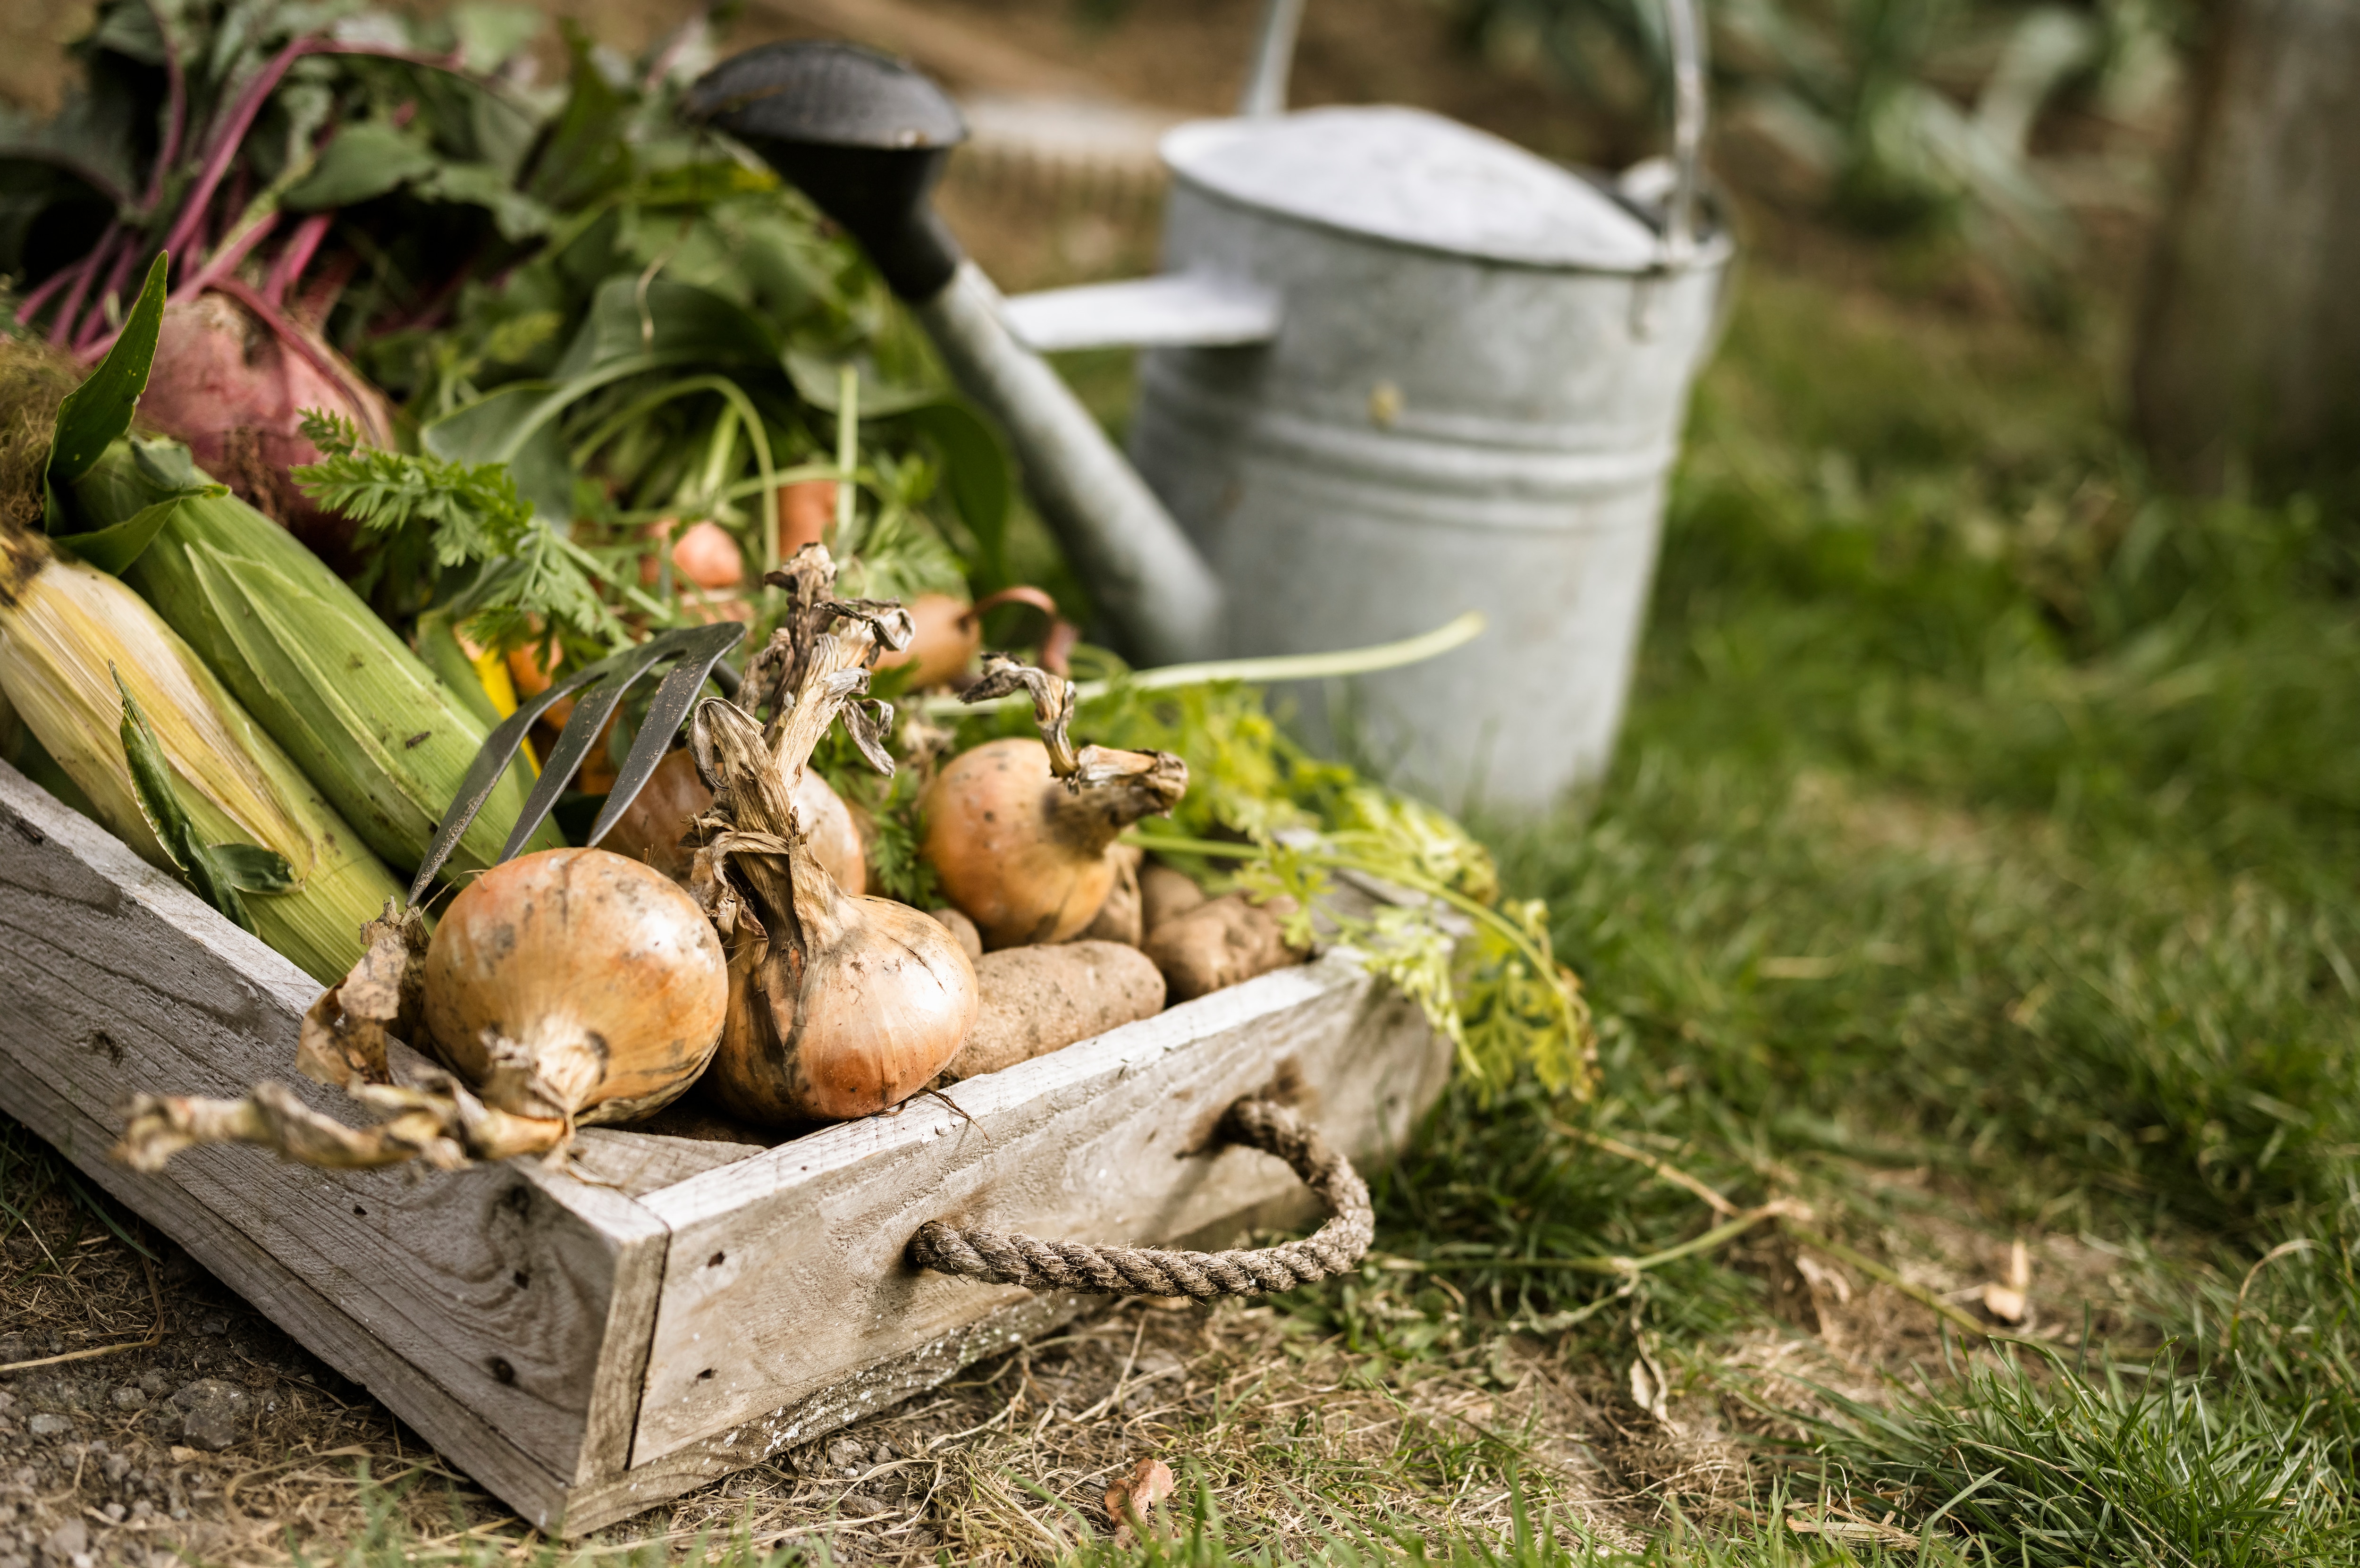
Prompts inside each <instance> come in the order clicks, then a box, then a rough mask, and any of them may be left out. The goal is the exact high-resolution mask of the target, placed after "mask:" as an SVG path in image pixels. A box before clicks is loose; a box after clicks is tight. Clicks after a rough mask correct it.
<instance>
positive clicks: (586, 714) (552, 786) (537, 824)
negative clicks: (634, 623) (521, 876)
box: [500, 642, 664, 861]
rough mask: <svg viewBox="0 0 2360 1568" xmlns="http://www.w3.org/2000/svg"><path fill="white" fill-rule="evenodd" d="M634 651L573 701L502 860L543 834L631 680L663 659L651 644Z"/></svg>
mask: <svg viewBox="0 0 2360 1568" xmlns="http://www.w3.org/2000/svg"><path fill="white" fill-rule="evenodd" d="M650 650H654V651H653V652H650ZM631 652H633V653H634V654H635V655H637V657H635V658H633V659H632V660H630V661H629V662H628V663H625V664H624V665H623V666H622V667H621V668H619V669H617V670H613V671H610V672H609V673H608V674H607V675H606V678H605V679H603V680H601V681H600V682H599V683H598V684H597V685H595V686H592V687H591V688H590V689H589V690H587V691H585V692H584V693H583V694H582V695H581V696H577V697H575V698H574V711H573V712H572V713H571V714H569V715H568V716H567V717H566V720H565V728H564V729H561V730H559V731H558V732H557V744H556V745H555V746H554V747H552V749H551V750H550V753H549V761H547V762H544V763H542V764H541V778H540V781H539V782H538V783H536V784H534V785H533V786H532V793H531V794H530V795H527V796H525V800H524V810H523V811H522V812H520V813H519V814H518V817H517V819H516V826H515V827H514V828H509V829H508V842H507V843H506V844H503V845H502V846H500V859H502V860H504V861H505V860H509V859H512V858H514V856H515V855H516V852H517V851H518V850H521V849H523V848H524V846H525V841H526V840H527V839H530V838H531V837H532V836H533V834H534V833H535V832H537V831H539V830H540V828H541V823H542V821H543V820H545V819H546V818H547V817H548V816H549V814H550V812H551V810H552V809H553V808H554V807H555V806H556V805H557V797H558V796H559V795H563V794H564V793H565V786H566V785H567V784H570V783H572V782H573V779H574V772H575V770H576V769H578V768H580V767H581V766H582V759H583V758H585V757H586V756H588V755H589V754H590V748H591V746H592V745H593V744H595V742H596V740H597V739H598V731H599V730H601V729H604V728H606V718H607V716H608V715H610V714H612V713H613V712H614V711H615V708H616V707H617V704H619V703H621V701H622V700H623V694H624V693H625V692H627V691H628V690H630V689H631V683H632V682H633V681H636V680H638V679H639V677H640V676H641V675H643V674H647V672H648V669H649V667H650V665H652V664H654V663H656V661H657V660H659V659H661V658H662V657H664V654H663V652H662V650H661V649H656V647H655V644H654V643H652V642H642V643H641V644H639V647H637V648H635V649H633V650H631Z"/></svg>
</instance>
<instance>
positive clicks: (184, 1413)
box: [172, 1377, 254, 1450]
mask: <svg viewBox="0 0 2360 1568" xmlns="http://www.w3.org/2000/svg"><path fill="white" fill-rule="evenodd" d="M172 1403H173V1405H174V1406H175V1407H177V1408H178V1409H179V1410H180V1435H181V1437H183V1438H185V1439H186V1440H187V1441H188V1443H189V1446H191V1448H204V1449H214V1450H219V1449H224V1448H227V1447H229V1446H230V1445H231V1444H233V1443H235V1442H238V1441H239V1440H241V1439H242V1438H244V1437H245V1436H246V1426H247V1424H248V1418H249V1414H250V1412H251V1411H252V1409H253V1406H254V1399H253V1397H252V1396H251V1395H249V1394H247V1393H246V1390H245V1389H243V1388H241V1387H238V1386H237V1385H236V1384H235V1383H225V1382H224V1381H223V1380H222V1379H220V1378H218V1377H200V1378H198V1379H197V1380H196V1381H195V1382H193V1383H191V1384H190V1385H189V1386H188V1387H185V1388H183V1389H181V1390H180V1392H179V1393H177V1394H175V1395H173V1396H172Z"/></svg>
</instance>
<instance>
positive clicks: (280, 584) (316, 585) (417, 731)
mask: <svg viewBox="0 0 2360 1568" xmlns="http://www.w3.org/2000/svg"><path fill="white" fill-rule="evenodd" d="M147 493H149V491H148V488H147V485H146V483H145V481H144V480H143V479H142V477H141V476H140V475H139V474H138V472H137V466H136V465H135V464H134V462H133V458H132V454H131V450H130V447H129V445H128V444H127V443H117V444H115V447H113V448H111V449H109V451H108V452H107V453H106V455H104V456H103V457H101V458H100V459H99V461H98V464H97V466H95V467H94V468H93V469H92V471H91V472H90V474H89V475H88V476H87V477H84V478H83V479H82V480H80V481H78V482H77V483H76V484H75V486H74V495H75V499H76V500H77V501H78V502H79V503H80V504H81V505H82V509H83V510H85V511H86V512H88V513H89V514H91V515H92V516H93V518H95V519H96V521H97V522H98V524H99V525H100V526H104V525H105V524H107V523H110V522H114V521H119V520H120V519H122V518H126V517H129V516H130V515H132V513H133V511H135V510H137V505H136V503H137V502H139V501H140V499H141V498H142V497H143V496H144V495H146V494H147ZM123 579H124V581H125V582H126V583H128V584H129V585H130V586H131V587H133V588H135V589H137V591H138V593H139V596H140V597H141V598H145V599H146V600H147V602H148V603H149V604H151V605H153V606H155V607H156V610H157V612H158V614H159V615H161V616H162V617H163V618H164V620H165V621H166V622H167V623H168V624H169V625H170V627H171V628H172V630H175V631H177V632H179V633H180V635H181V636H182V637H184V638H186V639H187V640H188V641H189V644H190V645H191V647H193V648H195V649H196V651H197V652H198V654H199V656H200V657H202V659H203V660H204V661H205V663H207V664H209V665H211V666H212V668H213V671H214V672H215V673H216V674H219V675H220V676H221V677H222V680H223V683H224V685H227V686H228V687H229V688H230V690H231V692H232V693H233V694H235V696H236V697H237V699H238V700H239V702H241V703H242V704H244V705H245V707H246V711H247V712H249V713H251V714H252V715H254V717H255V718H256V719H257V721H258V722H259V723H260V724H261V725H262V727H263V728H264V729H267V730H268V731H269V732H270V735H271V738H272V739H273V740H277V741H278V742H279V744H280V745H281V746H283V747H285V748H286V750H287V752H288V754H289V755H290V756H292V757H293V758H294V759H295V760H296V762H298V763H299V764H300V766H301V767H302V769H303V771H304V772H305V773H308V774H309V775H310V776H311V779H312V780H313V781H314V782H315V783H316V784H319V786H320V788H321V790H322V793H324V794H325V795H327V797H328V799H329V800H330V801H331V802H333V804H334V805H335V806H336V808H337V809H338V810H339V811H341V812H342V813H343V814H344V817H345V819H346V820H347V821H349V822H351V824H352V825H353V827H354V828H355V829H356V830H357V831H358V832H359V834H360V836H361V838H362V839H363V840H364V841H365V842H366V843H367V845H368V846H369V848H371V849H372V850H376V851H377V853H378V854H379V855H381V856H383V857H384V858H385V860H386V861H387V862H388V864H390V865H392V866H394V867H395V868H396V869H397V870H399V871H402V872H409V871H411V870H414V869H415V868H416V867H417V865H418V863H419V862H420V861H422V860H423V859H425V856H426V846H427V844H428V842H429V841H430V840H431V839H432V838H433V836H434V828H435V825H436V824H437V823H438V822H439V821H441V819H442V817H443V813H444V812H445V811H446V810H447V809H449V807H450V805H451V797H452V795H453V794H454V793H456V791H457V790H458V787H459V782H460V780H461V779H462V778H463V777H464V775H465V773H466V771H467V767H468V764H469V763H471V762H474V761H475V752H476V751H477V749H478V748H480V747H481V746H482V745H483V743H484V738H485V736H486V734H488V733H489V731H490V728H491V727H490V726H489V725H488V724H486V723H485V722H484V720H483V719H482V718H480V717H478V715H477V713H476V711H475V709H474V708H473V707H471V706H470V705H469V704H467V703H466V702H465V701H464V700H463V699H462V698H461V696H459V695H458V694H457V693H454V692H453V691H452V690H451V689H450V688H449V687H448V686H446V685H444V684H443V682H442V681H440V680H438V679H436V678H435V675H434V674H433V672H432V671H431V670H430V669H428V668H427V666H426V665H425V664H424V663H421V662H420V660H419V658H418V656H417V655H416V654H415V653H413V652H410V649H409V648H408V647H407V646H406V645H404V644H403V642H402V641H401V640H400V639H399V637H397V636H395V635H394V633H393V630H392V629H391V628H390V627H388V626H387V625H386V624H385V622H384V621H383V620H379V619H378V618H377V612H376V611H374V610H372V609H369V607H368V606H367V605H366V603H364V602H363V601H362V599H361V598H360V596H359V595H357V594H355V593H354V592H353V590H352V589H351V588H350V587H346V586H345V584H344V581H343V579H341V578H340V577H338V576H336V575H335V573H334V572H333V571H331V570H330V569H329V568H328V565H327V564H326V563H325V562H323V561H322V560H321V559H320V558H319V557H318V556H316V555H314V554H311V551H310V550H308V549H306V548H304V546H303V545H302V543H300V542H299V541H298V540H296V539H295V538H294V537H293V536H292V535H290V534H289V533H288V532H287V531H286V530H284V529H282V528H280V527H279V525H278V524H277V523H275V522H273V521H270V520H269V519H268V518H267V517H265V516H264V515H263V514H262V513H260V512H258V511H257V510H255V509H254V508H252V507H250V506H248V505H246V502H244V501H242V500H240V499H237V497H235V496H234V495H220V496H199V497H195V498H192V499H185V500H182V501H181V502H180V505H179V506H178V508H177V509H176V510H174V511H173V512H172V514H171V518H170V521H168V522H166V523H165V524H164V526H163V529H162V531H161V532H158V534H157V535H156V539H155V543H152V544H150V545H148V546H147V549H146V550H145V551H143V552H142V553H141V554H140V555H139V557H138V558H137V560H136V561H135V562H133V563H132V565H130V566H129V567H128V568H127V569H126V571H125V572H124V574H123ZM529 787H530V786H529V784H528V783H527V781H526V779H525V778H524V776H523V774H522V773H521V771H520V770H519V769H516V768H511V769H510V770H509V771H508V774H507V775H506V776H505V777H503V778H502V779H501V781H500V783H499V784H498V785H497V787H496V788H495V789H494V790H493V792H492V795H491V798H490V799H488V800H486V802H485V803H484V808H483V810H482V812H481V813H480V814H478V815H477V817H475V822H474V823H473V824H472V825H471V826H470V827H469V828H468V829H467V832H466V835H465V837H464V838H463V839H460V841H459V845H458V848H457V850H455V851H454V852H453V854H452V856H451V861H450V869H451V871H452V872H458V873H464V872H474V871H481V870H483V869H485V868H486V867H488V866H491V865H493V864H495V863H496V862H497V861H498V859H499V853H500V847H501V845H502V844H503V843H505V842H506V840H507V839H508V829H509V828H512V827H514V826H515V825H516V819H517V817H518V814H519V812H521V811H522V810H523V808H524V800H525V794H526V791H527V790H528V788H529ZM563 842H564V839H563V837H562V836H561V835H560V834H559V833H558V831H557V829H556V828H555V827H554V826H553V825H551V824H548V823H544V824H543V825H542V826H541V830H540V831H539V832H537V833H536V834H535V835H534V836H533V838H532V839H531V841H530V844H529V845H528V846H527V847H528V848H529V849H534V850H541V849H553V848H556V847H557V846H559V845H562V844H563Z"/></svg>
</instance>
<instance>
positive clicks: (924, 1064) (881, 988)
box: [707, 861, 982, 1126]
mask: <svg viewBox="0 0 2360 1568" xmlns="http://www.w3.org/2000/svg"><path fill="white" fill-rule="evenodd" d="M809 866H810V862H809V861H801V862H799V864H798V866H797V868H796V869H797V872H798V874H801V873H802V872H803V871H805V870H806V869H807V868H808V867H809ZM798 905H799V907H807V906H808V901H807V900H799V901H798ZM835 916H836V923H837V924H836V927H835V928H834V929H833V930H831V931H828V932H827V933H826V934H825V940H824V941H819V942H812V943H811V945H810V947H809V948H807V949H806V953H805V955H804V956H803V958H802V960H801V961H800V962H797V961H795V960H794V959H793V958H792V957H791V956H790V955H788V954H785V953H778V954H775V955H774V954H773V953H772V951H771V947H770V939H769V938H742V937H741V938H740V940H739V941H737V942H736V943H733V944H732V951H731V956H730V961H731V966H732V968H733V970H736V969H743V970H746V971H747V973H746V981H745V983H742V984H740V985H737V986H736V987H733V988H732V992H731V1006H730V1009H729V1019H728V1023H727V1025H726V1026H725V1027H724V1029H723V1031H722V1037H721V1046H720V1048H719V1049H718V1050H717V1051H716V1052H715V1053H714V1058H713V1066H712V1067H711V1069H709V1070H708V1073H707V1082H708V1083H709V1085H710V1086H711V1089H712V1091H713V1094H714V1097H715V1099H716V1102H717V1103H719V1104H722V1105H725V1106H727V1108H728V1109H729V1112H730V1113H731V1114H733V1115H736V1116H739V1117H742V1118H744V1119H746V1120H748V1121H754V1122H759V1123H762V1124H767V1125H771V1126H777V1125H781V1124H793V1123H797V1122H806V1121H815V1120H825V1121H847V1120H849V1119H851V1118H852V1117H855V1116H867V1115H870V1114H873V1113H876V1112H879V1111H883V1110H886V1109H888V1108H890V1107H891V1106H894V1105H898V1104H900V1103H901V1102H902V1101H904V1100H906V1099H908V1098H909V1097H910V1096H911V1095H912V1094H914V1093H916V1092H917V1091H919V1090H920V1089H922V1088H923V1087H924V1086H925V1085H926V1083H927V1082H928V1080H931V1079H933V1077H934V1074H936V1073H937V1072H939V1071H941V1070H942V1068H943V1064H944V1063H945V1062H946V1061H948V1060H949V1059H950V1058H952V1057H953V1056H954V1055H956V1053H957V1051H958V1047H959V1046H960V1045H961V1044H963V1043H964V1042H965V1041H966V1039H967V1031H968V1029H969V1028H971V1027H973V1025H974V1024H975V1015H976V1009H977V1008H978V1006H979V1005H980V1003H981V1000H982V993H981V992H980V991H979V990H978V986H977V984H976V978H975V967H974V966H973V965H972V964H970V963H969V962H968V961H967V954H966V953H965V952H963V951H961V950H960V948H959V945H958V939H957V938H955V937H953V936H952V935H951V934H950V932H949V931H947V930H945V929H944V927H942V926H941V925H940V924H938V923H937V922H936V921H935V920H934V918H933V917H932V916H928V915H926V914H924V913H923V912H922V911H920V910H916V909H912V908H911V907H910V906H909V905H906V904H896V903H894V902H893V901H892V900H890V899H884V898H856V897H850V896H846V897H843V898H841V899H839V900H837V901H836V907H835ZM818 924H821V923H820V922H814V921H806V922H805V925H806V939H807V940H808V939H809V938H811V937H813V936H815V935H819V933H815V932H813V931H811V930H810V929H809V927H812V926H814V925H818ZM765 959H768V960H770V961H769V962H768V963H767V964H766V963H765V961H764V960H765ZM790 976H792V979H793V980H794V981H798V982H799V983H797V984H795V985H794V988H793V991H792V993H790V994H781V992H784V991H785V990H786V987H785V985H784V984H783V983H781V982H782V981H785V980H786V979H788V978H789V977H790ZM766 982H767V983H766Z"/></svg>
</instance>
